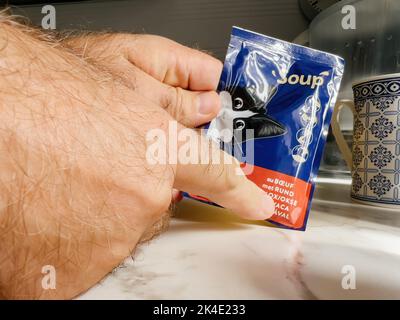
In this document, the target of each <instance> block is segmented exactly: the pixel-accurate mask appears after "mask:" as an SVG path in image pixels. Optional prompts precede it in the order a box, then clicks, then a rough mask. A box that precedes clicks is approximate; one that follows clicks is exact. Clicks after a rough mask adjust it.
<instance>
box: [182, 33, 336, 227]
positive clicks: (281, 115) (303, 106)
mask: <svg viewBox="0 0 400 320" xmlns="http://www.w3.org/2000/svg"><path fill="white" fill-rule="evenodd" d="M343 70H344V61H343V59H342V58H340V57H338V56H335V55H332V54H329V53H325V52H321V51H317V50H313V49H310V48H307V47H303V46H299V45H296V44H292V43H289V42H285V41H282V40H278V39H275V38H271V37H268V36H265V35H262V34H259V33H254V32H251V31H248V30H244V29H241V28H237V27H234V28H233V29H232V34H231V39H230V43H229V47H228V51H227V54H226V58H225V63H224V67H223V71H222V75H221V78H220V82H219V85H218V92H219V95H220V98H221V101H222V108H221V111H220V113H219V114H218V116H217V117H216V118H215V119H214V120H213V121H212V122H211V123H210V124H209V125H208V126H207V136H208V137H209V138H211V139H212V140H214V141H216V142H218V143H219V144H220V146H221V148H223V149H224V150H225V151H226V152H229V153H231V154H232V155H234V156H235V157H236V158H237V159H238V160H239V161H240V162H241V163H242V168H243V171H244V172H245V173H246V175H247V177H248V178H249V179H250V180H252V181H253V182H255V183H256V184H257V185H258V186H259V187H260V188H262V189H263V190H264V191H265V192H266V193H268V194H269V195H270V196H271V197H272V198H273V199H274V201H275V213H274V215H273V216H272V217H271V218H270V219H269V220H268V221H270V222H272V223H273V224H276V225H278V226H280V227H286V228H290V229H297V230H305V228H306V222H307V218H308V214H309V211H310V206H311V199H312V195H313V191H314V186H315V184H314V183H315V182H314V181H315V178H316V175H317V172H318V168H319V164H320V161H321V157H322V152H323V149H324V145H325V141H326V137H327V134H328V129H329V123H330V120H331V116H332V111H333V108H334V105H335V102H336V98H337V95H338V90H339V86H340V81H341V78H342V75H343ZM187 196H189V197H192V198H195V199H197V200H201V201H203V202H208V201H207V199H204V198H201V197H197V196H195V195H187Z"/></svg>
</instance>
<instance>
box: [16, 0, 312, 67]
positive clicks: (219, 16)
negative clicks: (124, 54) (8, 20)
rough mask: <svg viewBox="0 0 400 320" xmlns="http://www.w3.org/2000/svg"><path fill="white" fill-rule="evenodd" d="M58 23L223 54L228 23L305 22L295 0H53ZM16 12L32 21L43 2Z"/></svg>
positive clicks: (294, 28)
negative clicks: (155, 38)
mask: <svg viewBox="0 0 400 320" xmlns="http://www.w3.org/2000/svg"><path fill="white" fill-rule="evenodd" d="M55 7H56V12H57V29H71V28H72V29H75V28H80V29H90V30H105V29H106V30H115V31H122V30H123V31H133V32H146V33H153V34H159V35H163V36H166V37H169V38H172V39H174V40H176V41H179V42H181V43H184V44H187V45H190V46H199V47H200V48H202V49H206V50H210V51H212V52H213V53H214V54H215V55H216V56H218V57H219V58H221V59H222V58H223V57H224V55H225V50H226V46H227V43H228V40H229V34H230V29H231V26H232V25H237V26H240V27H244V28H249V29H251V30H254V31H258V32H261V33H265V34H268V35H271V36H275V37H278V38H281V39H284V40H289V41H290V40H293V39H294V38H295V37H296V35H297V34H299V33H300V32H301V31H303V30H304V29H306V28H307V25H308V23H307V21H306V19H305V18H304V17H303V16H302V14H301V12H300V9H299V6H298V2H297V0H247V1H241V0H113V1H112V0H109V1H87V2H81V3H65V4H55ZM14 11H15V12H16V13H19V14H21V13H22V14H23V15H26V16H28V17H29V18H30V19H31V20H32V21H33V22H34V23H35V24H40V21H41V19H42V17H43V15H42V14H41V6H25V7H22V8H20V9H18V10H14Z"/></svg>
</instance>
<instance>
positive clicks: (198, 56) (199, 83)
mask: <svg viewBox="0 0 400 320" xmlns="http://www.w3.org/2000/svg"><path fill="white" fill-rule="evenodd" d="M127 58H128V60H129V61H130V62H131V63H133V64H135V65H136V66H137V67H139V68H140V69H142V70H143V71H145V72H146V73H148V74H150V75H151V76H152V77H154V78H156V79H157V80H159V81H162V82H164V83H166V84H168V85H170V86H175V87H181V88H184V89H189V90H198V91H209V90H215V89H216V88H217V85H218V81H219V78H220V75H221V71H222V62H221V61H219V60H218V59H216V58H214V57H212V56H210V55H208V54H206V53H204V52H201V51H199V50H195V49H192V48H189V47H186V46H183V45H181V44H179V43H177V42H175V41H172V40H169V39H167V38H164V37H160V36H153V35H141V36H137V37H136V39H135V41H133V42H132V46H131V47H130V49H129V50H128V52H127Z"/></svg>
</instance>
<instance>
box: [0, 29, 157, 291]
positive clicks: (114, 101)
mask: <svg viewBox="0 0 400 320" xmlns="http://www.w3.org/2000/svg"><path fill="white" fill-rule="evenodd" d="M0 42H1V46H0V47H1V51H0V77H1V79H2V80H1V81H0V168H1V170H0V243H1V248H0V295H2V296H4V297H9V298H51V297H56V298H70V297H73V296H75V295H77V294H78V293H80V292H82V290H85V289H87V288H88V287H90V286H91V285H93V284H94V283H96V282H97V281H98V280H100V279H101V278H102V277H103V276H104V275H105V274H106V273H107V272H108V271H109V270H111V269H112V268H113V267H115V266H116V265H118V264H119V263H120V261H121V260H122V259H123V258H124V257H126V256H128V255H129V254H130V252H131V251H132V250H133V249H134V247H135V245H136V243H137V242H138V241H139V238H140V237H141V236H142V234H143V232H144V231H145V230H146V229H147V228H148V227H149V225H151V224H152V223H153V222H154V221H153V220H151V219H149V218H147V216H146V212H145V211H143V212H142V211H141V210H139V209H138V208H141V207H143V205H144V206H145V204H143V203H142V202H143V200H142V199H143V197H141V196H140V195H141V194H143V193H146V192H150V190H146V189H145V188H143V187H142V186H141V187H140V188H138V190H136V191H137V192H132V188H131V186H132V185H135V181H136V179H137V178H138V177H139V178H140V179H141V181H142V185H143V182H145V180H146V179H150V178H149V177H151V174H150V175H149V174H148V172H147V173H146V175H143V173H141V172H143V168H142V167H140V168H135V165H134V164H135V162H137V160H138V157H139V155H140V154H143V152H142V151H141V148H144V145H143V134H142V133H141V129H140V128H144V129H145V128H146V127H148V126H152V125H154V124H153V123H152V120H150V117H149V114H151V113H154V112H158V111H156V110H148V111H142V110H141V109H140V110H139V111H140V112H139V116H137V117H135V118H133V117H132V112H133V109H132V108H137V107H136V106H129V105H127V104H126V102H125V101H131V100H132V98H133V97H134V96H132V93H131V92H130V91H129V90H128V89H127V88H125V87H124V86H123V85H121V84H119V83H118V81H112V77H111V76H110V75H109V74H107V73H104V72H99V71H98V70H97V69H96V68H95V67H93V66H91V65H90V64H88V63H87V62H85V61H84V60H82V59H79V58H77V57H76V56H74V55H73V54H71V53H68V52H67V51H65V50H60V49H59V48H57V46H56V45H54V44H53V43H51V42H50V43H48V42H45V41H43V40H41V39H38V37H37V36H35V35H34V36H32V35H30V34H28V33H27V32H26V31H23V30H21V29H20V28H19V27H15V26H13V25H10V24H9V23H8V22H7V21H1V22H0ZM158 119H160V117H158ZM158 125H159V124H158ZM135 128H136V129H135ZM127 168H129V172H127ZM149 170H150V169H149ZM144 185H146V184H145V183H144ZM138 193H139V195H138ZM45 265H51V266H54V268H55V270H56V272H57V281H56V289H55V290H45V289H43V288H42V279H43V276H44V275H43V274H42V268H43V266H45Z"/></svg>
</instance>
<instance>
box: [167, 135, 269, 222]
mask: <svg viewBox="0 0 400 320" xmlns="http://www.w3.org/2000/svg"><path fill="white" fill-rule="evenodd" d="M186 130H189V129H186ZM192 132H193V133H192V134H193V135H194V136H193V137H192V140H191V141H196V140H195V139H197V141H200V143H199V146H198V148H199V150H201V151H200V152H204V150H207V149H208V150H210V156H209V161H208V162H207V163H205V164H201V161H198V163H196V164H182V163H179V162H178V165H177V167H176V173H175V183H174V187H175V188H177V189H179V190H184V191H186V192H189V193H193V194H196V195H200V196H203V197H206V198H208V199H209V200H211V201H213V202H215V203H217V204H219V205H221V206H223V207H225V208H228V209H230V210H232V211H234V212H235V213H237V214H238V215H240V216H241V217H242V218H246V219H255V220H265V219H268V218H269V217H271V216H272V215H273V214H274V210H275V205H274V201H273V199H272V198H271V197H270V196H269V195H267V194H266V193H265V192H264V191H263V190H261V189H260V188H259V187H258V186H257V185H256V184H254V183H253V182H252V181H250V180H249V179H247V178H246V176H245V175H244V174H243V172H242V170H241V169H240V165H239V163H238V162H237V160H235V159H233V158H232V157H231V156H230V155H228V154H226V153H224V152H223V151H222V150H219V148H218V147H213V146H212V145H211V144H210V141H208V140H207V139H206V138H205V137H203V136H201V135H197V134H196V133H195V132H194V131H192ZM192 147H193V148H196V147H197V146H192ZM216 159H219V161H215V160H216ZM199 160H200V159H199ZM213 160H214V162H215V163H213ZM240 173H241V174H240Z"/></svg>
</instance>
